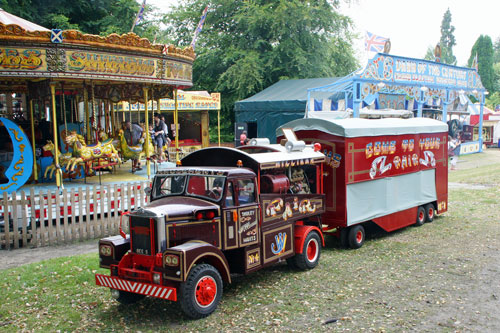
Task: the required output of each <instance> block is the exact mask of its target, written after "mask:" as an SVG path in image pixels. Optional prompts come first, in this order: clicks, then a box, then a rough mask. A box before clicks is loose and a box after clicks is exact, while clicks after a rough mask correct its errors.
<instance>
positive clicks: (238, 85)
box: [164, 0, 357, 123]
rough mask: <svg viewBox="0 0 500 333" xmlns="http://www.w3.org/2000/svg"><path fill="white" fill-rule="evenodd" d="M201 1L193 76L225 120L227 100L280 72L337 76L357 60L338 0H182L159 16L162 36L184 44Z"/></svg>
mask: <svg viewBox="0 0 500 333" xmlns="http://www.w3.org/2000/svg"><path fill="white" fill-rule="evenodd" d="M206 5H208V7H209V11H208V15H207V17H206V21H205V25H204V27H203V32H202V33H201V34H200V36H199V38H198V41H197V43H196V54H197V59H196V61H195V64H194V69H193V72H194V74H193V75H194V77H193V80H194V84H195V88H200V89H209V90H213V91H220V92H221V93H222V96H223V114H224V117H225V120H226V123H227V121H229V120H232V110H233V105H234V102H235V101H237V100H241V99H244V98H246V97H248V96H250V95H252V94H255V93H257V92H259V91H261V90H262V89H264V88H266V87H268V86H270V85H271V84H273V83H275V82H277V81H279V80H280V79H285V78H286V79H300V78H313V77H329V76H342V75H346V74H348V73H350V72H352V71H353V70H354V69H355V68H356V67H357V63H356V60H355V58H354V56H353V53H354V52H353V49H352V46H351V41H352V38H353V36H352V33H351V24H352V22H351V20H350V18H348V17H346V16H344V15H342V14H340V13H339V12H338V7H339V1H338V0H335V1H327V0H315V1H302V0H266V1H264V0H249V1H233V0H211V1H205V0H203V1H202V0H184V1H181V3H180V4H179V5H178V6H177V7H176V8H174V10H173V11H172V12H171V13H169V14H168V15H167V16H166V17H165V20H164V23H165V24H166V25H167V27H168V28H167V38H168V39H169V40H170V41H172V42H173V43H174V44H176V45H189V43H190V42H191V40H192V37H193V31H194V29H195V27H196V25H197V23H198V21H199V20H200V15H201V12H202V11H203V8H204V7H205V6H206Z"/></svg>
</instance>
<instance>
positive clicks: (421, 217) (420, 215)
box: [415, 206, 426, 227]
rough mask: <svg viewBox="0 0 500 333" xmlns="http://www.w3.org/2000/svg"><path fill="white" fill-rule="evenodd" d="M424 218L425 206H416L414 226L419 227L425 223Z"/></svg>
mask: <svg viewBox="0 0 500 333" xmlns="http://www.w3.org/2000/svg"><path fill="white" fill-rule="evenodd" d="M425 219H426V213H425V208H424V207H422V206H420V207H418V211H417V221H416V222H415V226H416V227H420V226H421V225H422V224H424V223H425Z"/></svg>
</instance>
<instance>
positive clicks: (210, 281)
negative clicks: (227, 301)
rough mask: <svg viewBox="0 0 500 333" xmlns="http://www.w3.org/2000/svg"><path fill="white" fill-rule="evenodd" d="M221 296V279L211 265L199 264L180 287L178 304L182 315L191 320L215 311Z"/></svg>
mask: <svg viewBox="0 0 500 333" xmlns="http://www.w3.org/2000/svg"><path fill="white" fill-rule="evenodd" d="M221 296H222V278H221V276H220V274H219V272H218V271H217V269H215V268H214V267H213V266H212V265H209V264H201V265H197V266H195V267H194V268H193V269H191V271H190V272H189V275H188V277H187V280H186V282H183V283H181V286H180V303H181V308H182V311H184V313H185V314H186V315H187V316H189V317H191V318H193V319H200V318H204V317H207V316H208V315H210V314H211V313H212V312H214V311H215V309H216V308H217V305H218V304H219V302H220V298H221Z"/></svg>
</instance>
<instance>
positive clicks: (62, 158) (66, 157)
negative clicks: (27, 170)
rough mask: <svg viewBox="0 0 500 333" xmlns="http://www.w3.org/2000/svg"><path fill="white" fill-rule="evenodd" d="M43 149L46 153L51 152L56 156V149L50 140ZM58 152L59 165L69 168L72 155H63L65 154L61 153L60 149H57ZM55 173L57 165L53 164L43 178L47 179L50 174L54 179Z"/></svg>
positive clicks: (46, 170)
mask: <svg viewBox="0 0 500 333" xmlns="http://www.w3.org/2000/svg"><path fill="white" fill-rule="evenodd" d="M42 149H43V150H44V151H50V152H51V153H52V156H56V152H55V150H56V147H55V145H54V143H53V142H52V141H50V140H48V141H47V143H46V144H45V146H43V147H42ZM57 151H58V153H59V165H61V167H63V166H65V165H66V167H67V164H68V162H69V161H70V159H71V153H66V154H63V153H61V151H60V150H59V148H58V149H57ZM55 171H56V165H55V163H52V164H51V165H49V166H48V167H47V168H46V169H45V174H44V175H43V177H44V178H47V174H48V173H50V177H49V178H52V177H53V176H54V172H55Z"/></svg>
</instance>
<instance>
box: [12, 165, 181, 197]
mask: <svg viewBox="0 0 500 333" xmlns="http://www.w3.org/2000/svg"><path fill="white" fill-rule="evenodd" d="M173 167H175V163H171V162H163V163H159V164H157V167H156V169H155V167H154V165H153V163H151V176H150V179H153V177H154V175H155V173H156V171H158V170H164V169H167V168H173ZM100 173H101V179H100V180H99V175H95V176H91V177H87V178H82V179H64V180H63V185H64V189H67V190H68V191H70V190H71V189H72V188H75V189H78V188H80V187H83V188H85V187H94V186H100V185H102V186H104V185H114V184H118V185H119V184H128V183H138V182H144V181H147V180H148V175H147V170H146V165H145V163H144V162H143V163H142V170H136V171H135V172H134V173H132V162H131V161H127V162H125V163H122V164H119V165H116V166H115V168H114V171H113V172H109V171H102V172H100ZM32 188H33V189H34V191H35V193H38V192H40V191H42V192H45V191H54V190H57V186H56V183H55V181H52V182H38V183H31V184H25V185H24V186H22V187H21V188H20V189H19V191H18V192H20V191H25V192H26V193H28V192H30V191H31V189H32Z"/></svg>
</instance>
